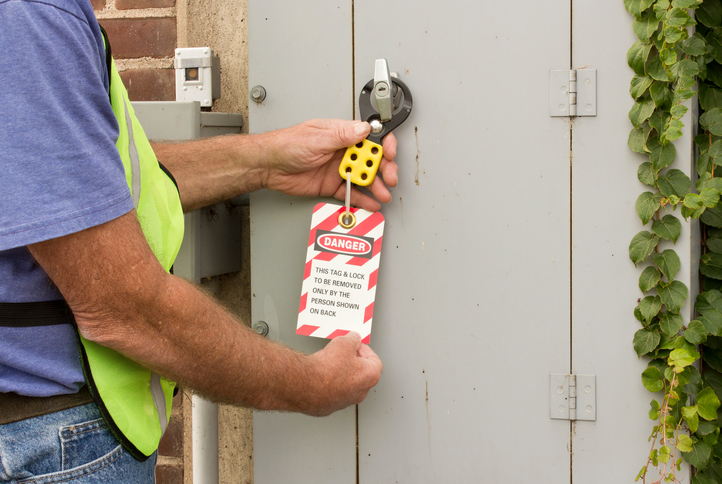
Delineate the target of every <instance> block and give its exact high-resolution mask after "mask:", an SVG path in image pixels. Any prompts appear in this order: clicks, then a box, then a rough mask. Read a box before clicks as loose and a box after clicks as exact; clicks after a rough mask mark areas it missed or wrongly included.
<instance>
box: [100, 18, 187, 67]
mask: <svg viewBox="0 0 722 484" xmlns="http://www.w3.org/2000/svg"><path fill="white" fill-rule="evenodd" d="M100 24H101V25H102V26H103V28H105V31H106V32H107V33H108V39H110V46H111V48H112V51H113V57H115V58H116V59H135V58H138V57H156V58H158V57H173V56H174V55H175V48H176V41H177V36H176V19H175V18H172V17H161V18H124V19H108V20H101V21H100Z"/></svg>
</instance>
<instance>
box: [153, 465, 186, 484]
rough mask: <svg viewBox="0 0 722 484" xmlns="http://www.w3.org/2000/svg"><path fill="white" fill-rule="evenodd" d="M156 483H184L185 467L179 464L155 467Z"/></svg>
mask: <svg viewBox="0 0 722 484" xmlns="http://www.w3.org/2000/svg"><path fill="white" fill-rule="evenodd" d="M155 482H156V484H182V483H183V467H181V466H177V465H168V464H166V465H159V466H156V468H155Z"/></svg>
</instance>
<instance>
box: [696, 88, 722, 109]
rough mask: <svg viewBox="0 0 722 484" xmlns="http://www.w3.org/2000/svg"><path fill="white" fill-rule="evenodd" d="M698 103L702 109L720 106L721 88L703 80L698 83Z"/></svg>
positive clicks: (721, 101) (721, 104)
mask: <svg viewBox="0 0 722 484" xmlns="http://www.w3.org/2000/svg"><path fill="white" fill-rule="evenodd" d="M699 105H700V106H702V109H703V110H704V111H709V110H711V109H715V108H722V89H719V88H717V87H714V86H711V85H708V84H706V83H704V82H702V83H700V85H699Z"/></svg>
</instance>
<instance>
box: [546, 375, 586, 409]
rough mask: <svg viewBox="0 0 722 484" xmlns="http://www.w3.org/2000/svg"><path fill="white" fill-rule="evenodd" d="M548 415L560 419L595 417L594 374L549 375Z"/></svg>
mask: <svg viewBox="0 0 722 484" xmlns="http://www.w3.org/2000/svg"><path fill="white" fill-rule="evenodd" d="M550 377H551V378H550V383H551V386H550V391H549V395H550V407H549V415H550V417H551V418H553V419H561V420H596V419H597V380H596V376H595V375H567V374H564V373H552V374H551V375H550Z"/></svg>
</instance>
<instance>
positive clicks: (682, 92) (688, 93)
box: [672, 83, 697, 104]
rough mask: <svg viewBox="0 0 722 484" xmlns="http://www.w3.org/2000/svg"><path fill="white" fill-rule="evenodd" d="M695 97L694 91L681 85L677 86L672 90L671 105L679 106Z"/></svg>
mask: <svg viewBox="0 0 722 484" xmlns="http://www.w3.org/2000/svg"><path fill="white" fill-rule="evenodd" d="M696 95H697V92H696V91H695V90H694V89H690V88H688V87H684V86H683V85H682V84H681V83H680V84H677V85H676V86H675V88H674V99H673V100H672V104H679V103H683V102H685V101H686V100H687V99H691V98H693V97H695V96H696Z"/></svg>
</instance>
